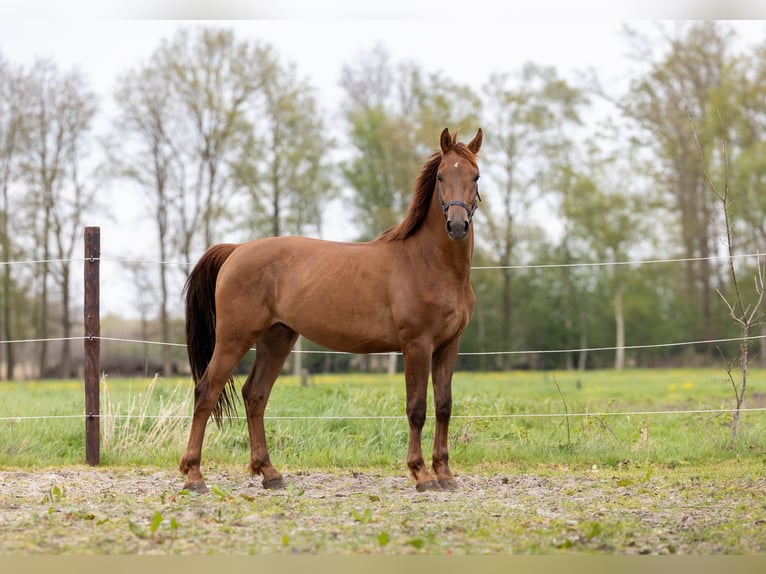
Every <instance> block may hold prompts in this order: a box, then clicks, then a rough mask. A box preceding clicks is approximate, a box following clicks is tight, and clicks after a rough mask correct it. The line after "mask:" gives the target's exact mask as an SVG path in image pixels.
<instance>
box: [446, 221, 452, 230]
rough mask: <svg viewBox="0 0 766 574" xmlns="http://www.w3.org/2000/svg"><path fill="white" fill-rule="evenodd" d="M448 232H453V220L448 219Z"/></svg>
mask: <svg viewBox="0 0 766 574" xmlns="http://www.w3.org/2000/svg"><path fill="white" fill-rule="evenodd" d="M447 233H452V222H451V221H450V220H449V219H448V220H447Z"/></svg>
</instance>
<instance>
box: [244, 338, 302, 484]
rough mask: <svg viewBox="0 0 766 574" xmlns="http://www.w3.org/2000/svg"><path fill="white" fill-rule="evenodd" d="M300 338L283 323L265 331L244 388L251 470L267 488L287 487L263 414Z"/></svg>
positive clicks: (258, 343)
mask: <svg viewBox="0 0 766 574" xmlns="http://www.w3.org/2000/svg"><path fill="white" fill-rule="evenodd" d="M297 338H298V333H296V332H295V331H293V330H292V329H290V328H289V327H287V326H286V325H283V324H281V323H278V324H276V325H273V326H272V327H271V328H269V329H268V330H267V331H266V332H264V333H263V335H262V336H261V337H260V338H259V339H258V340H257V341H256V343H255V362H254V363H253V367H252V369H251V370H250V375H249V376H248V377H247V381H246V382H245V384H244V386H243V387H242V398H243V399H244V401H245V409H246V413H247V428H248V432H249V435H250V471H251V472H252V473H253V474H254V475H258V474H260V475H262V476H263V487H264V488H269V489H273V488H283V487H284V481H283V479H282V475H281V474H280V473H279V471H277V469H275V468H274V466H273V465H272V464H271V460H270V458H269V450H268V447H267V445H266V430H265V427H264V422H263V414H264V412H265V410H266V404H267V403H268V401H269V396H270V394H271V389H272V388H273V387H274V383H275V381H276V380H277V377H278V376H279V373H280V372H281V371H282V367H283V366H284V364H285V360H287V356H288V355H289V354H290V351H291V350H292V348H293V345H294V344H295V341H296V340H297Z"/></svg>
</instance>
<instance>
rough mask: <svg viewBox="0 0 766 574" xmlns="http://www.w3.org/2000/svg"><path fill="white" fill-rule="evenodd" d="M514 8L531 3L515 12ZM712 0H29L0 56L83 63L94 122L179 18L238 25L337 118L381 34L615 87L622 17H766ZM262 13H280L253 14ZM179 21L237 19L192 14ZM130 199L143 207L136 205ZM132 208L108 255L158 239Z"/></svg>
mask: <svg viewBox="0 0 766 574" xmlns="http://www.w3.org/2000/svg"><path fill="white" fill-rule="evenodd" d="M498 4H499V2H498ZM517 4H525V5H526V4H531V6H525V7H524V8H523V9H522V12H521V13H520V14H519V13H518V9H517V6H516V5H517ZM718 4H722V3H721V2H717V3H716V2H708V1H706V0H702V1H700V0H697V2H696V3H692V2H685V1H684V2H671V3H668V2H655V1H654V0H645V1H644V2H643V3H637V2H634V1H631V2H623V3H620V2H615V0H578V2H566V1H564V0H561V1H554V0H535V2H532V3H521V2H506V3H504V4H502V6H501V7H500V12H497V11H496V10H489V9H488V7H489V6H490V5H491V4H490V3H489V2H486V1H485V0H469V1H466V0H463V1H461V2H457V1H455V2H453V1H452V0H441V1H436V0H426V1H425V2H423V1H420V2H412V1H410V2H402V1H398V0H388V1H387V2H363V1H361V0H348V1H345V0H344V1H336V2H323V1H319V0H317V1H311V0H279V1H278V2H265V3H264V2H262V1H261V2H256V1H253V2H244V0H242V1H234V0H218V1H217V2H207V3H206V2H199V1H197V2H195V1H193V0H185V1H184V2H182V1H181V0H177V1H176V2H170V1H168V2H159V1H158V0H152V1H145V0H133V1H131V2H127V1H124V0H112V1H111V2H103V1H98V2H96V1H91V0H76V1H75V2H55V1H53V0H25V2H15V3H10V2H6V3H3V5H2V6H1V7H0V18H2V19H0V54H2V55H3V57H4V58H5V59H6V60H8V61H10V62H13V63H24V64H30V63H32V62H33V61H34V59H35V58H38V57H50V58H52V59H53V60H54V61H55V62H56V63H57V64H58V65H59V66H60V67H61V68H62V69H64V70H68V69H70V68H72V67H78V68H79V69H80V70H81V71H82V72H83V73H84V74H85V75H86V77H87V78H88V79H89V81H90V82H91V86H92V87H93V89H94V90H95V91H96V92H97V93H98V94H99V95H100V96H101V100H102V102H101V110H102V112H101V115H100V117H99V122H100V125H102V126H103V125H106V124H107V122H108V120H109V115H110V111H111V109H113V107H112V106H113V104H112V103H111V95H112V90H113V88H114V80H115V77H116V76H117V74H119V73H121V72H123V71H125V70H127V69H130V68H132V67H134V66H136V65H137V64H138V63H139V62H141V61H143V60H145V59H146V58H147V57H148V56H149V55H150V54H151V53H152V52H153V51H154V50H155V49H156V47H157V46H158V45H159V42H160V40H161V39H163V38H168V37H171V36H172V35H173V34H174V32H175V30H176V29H177V28H178V27H179V26H189V25H220V26H225V27H229V28H233V29H235V31H236V34H237V37H238V38H240V39H245V38H252V39H259V40H262V41H265V42H267V43H269V44H271V45H272V46H273V47H275V48H276V49H277V51H278V53H279V54H280V55H281V57H282V58H283V60H284V61H291V62H295V63H296V64H297V66H298V70H299V72H300V73H301V74H302V75H304V76H307V77H308V78H309V80H310V82H311V83H312V84H313V85H314V86H316V88H317V89H318V92H319V98H320V102H321V105H322V107H323V108H325V110H326V111H328V112H329V113H330V114H336V113H337V111H338V108H339V105H340V101H341V97H342V93H341V91H340V88H339V87H338V77H339V72H340V69H341V66H342V65H343V64H344V63H347V62H349V61H350V60H351V59H352V58H353V56H354V54H355V53H356V52H358V51H360V50H369V49H370V48H372V47H373V46H374V45H375V44H376V43H378V42H380V43H383V44H384V45H385V46H386V48H387V49H388V50H389V52H390V53H391V56H392V58H393V60H394V61H399V60H404V59H411V60H414V61H415V62H417V63H419V64H420V65H421V66H422V67H423V68H424V69H425V70H427V71H433V72H435V71H441V72H443V74H444V75H445V76H447V77H448V78H450V79H451V80H453V81H455V82H457V83H460V84H469V85H471V86H473V87H475V88H476V89H478V88H479V87H480V86H481V84H483V83H484V82H485V81H486V79H487V78H488V76H489V74H490V73H492V72H496V71H514V70H517V69H518V68H519V67H520V66H521V65H522V64H524V63H525V62H528V61H533V62H535V63H538V64H550V65H553V66H555V67H556V68H557V70H558V71H559V72H560V73H561V74H562V75H563V76H564V77H565V78H566V79H568V80H576V76H577V75H578V74H579V73H580V72H581V71H584V70H586V69H595V70H596V71H597V72H598V75H599V78H600V79H601V81H602V83H603V84H605V85H607V86H613V87H614V90H615V93H619V92H620V88H619V86H620V82H624V81H625V79H626V78H627V77H628V73H629V72H630V71H631V66H635V65H636V64H635V62H631V61H630V60H629V59H628V58H627V44H626V42H625V40H624V38H623V37H622V35H621V29H622V25H623V22H624V21H625V20H626V19H635V18H643V19H655V18H672V19H693V18H698V17H701V18H706V17H713V18H719V17H720V18H742V17H764V16H766V14H759V12H764V13H766V2H754V3H753V4H752V5H751V4H750V3H748V2H742V1H741V0H728V1H727V2H724V3H723V4H726V6H727V8H726V11H725V12H722V11H721V10H720V9H719V8H718V7H717V5H718ZM761 4H762V5H763V6H760V5H761ZM209 5H210V6H209ZM254 5H257V7H254ZM271 5H274V6H271ZM492 5H494V3H492ZM211 6H215V8H212V7H211ZM691 6H694V8H691ZM384 7H385V9H384ZM575 7H576V9H575ZM551 15H555V18H556V19H551ZM264 17H268V18H278V19H257V20H253V19H248V18H264ZM149 18H162V19H158V20H151V19H149ZM181 18H201V19H203V20H206V19H208V18H234V20H226V21H220V20H219V21H215V22H212V21H196V22H189V21H188V20H187V21H181V20H180V19H181ZM360 18H361V19H360ZM380 18H389V19H385V20H381V19H380ZM736 25H737V28H738V30H739V32H740V35H741V36H742V37H743V39H744V41H745V42H746V43H750V44H752V43H756V42H758V43H760V42H762V41H764V39H766V21H740V22H737V23H736ZM331 117H332V116H331ZM335 119H336V120H338V118H337V116H336V117H335ZM450 127H451V126H450ZM484 127H485V129H487V128H489V127H490V126H484ZM466 129H468V128H467V127H466ZM471 129H474V128H471ZM489 131H491V130H489ZM434 145H436V144H434ZM116 199H117V198H115V200H116ZM133 205H134V206H135V207H140V206H138V205H137V204H136V202H133ZM333 209H334V210H335V211H334V213H335V217H334V223H335V224H334V225H328V226H325V236H326V237H327V238H330V239H340V240H348V239H351V238H352V237H351V236H350V233H351V232H350V228H349V226H348V221H344V218H346V214H345V213H344V212H343V210H342V206H338V205H337V204H336V205H335V206H334V207H333ZM137 213H138V211H137V210H132V211H131V209H120V210H118V214H117V215H118V220H117V221H116V222H110V223H108V224H106V223H105V224H104V229H102V236H103V239H102V251H103V252H104V254H105V256H106V255H107V254H109V255H112V256H115V257H118V256H126V255H131V256H138V255H142V256H148V257H151V252H150V251H147V250H148V249H151V248H152V247H153V244H151V238H152V235H153V234H152V231H151V227H150V226H148V225H141V224H140V223H137V222H136V221H135V220H136V214H137ZM88 223H89V224H99V222H88ZM147 240H149V246H148V247H142V246H147ZM105 291H108V289H104V290H102V292H105ZM107 298H108V296H107Z"/></svg>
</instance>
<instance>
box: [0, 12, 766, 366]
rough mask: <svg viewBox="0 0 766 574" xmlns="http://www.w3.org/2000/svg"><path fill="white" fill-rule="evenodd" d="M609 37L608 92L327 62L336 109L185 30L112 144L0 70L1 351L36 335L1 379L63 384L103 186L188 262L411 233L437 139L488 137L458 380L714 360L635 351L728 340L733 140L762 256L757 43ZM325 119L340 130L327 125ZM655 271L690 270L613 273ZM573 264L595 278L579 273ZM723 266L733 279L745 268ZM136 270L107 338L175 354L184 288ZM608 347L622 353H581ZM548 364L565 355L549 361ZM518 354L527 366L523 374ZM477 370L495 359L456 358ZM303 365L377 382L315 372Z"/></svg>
mask: <svg viewBox="0 0 766 574" xmlns="http://www.w3.org/2000/svg"><path fill="white" fill-rule="evenodd" d="M624 37H625V42H626V45H629V46H630V48H631V53H632V54H633V58H634V60H635V62H636V68H635V72H634V73H633V74H632V77H631V80H630V82H629V85H628V86H627V88H625V90H624V92H623V93H613V92H611V91H609V90H607V89H605V88H604V87H602V86H601V85H600V82H599V80H600V79H599V77H598V76H597V74H595V73H593V74H590V75H583V76H582V77H581V78H580V79H578V81H577V82H573V81H568V80H566V79H564V78H563V77H562V76H561V75H560V73H559V72H558V71H557V70H556V69H555V68H553V67H549V66H543V65H540V64H537V63H535V62H533V61H530V62H528V63H527V64H526V65H524V66H523V67H521V68H520V69H513V70H498V71H497V72H495V73H493V74H492V75H491V76H490V77H488V78H487V79H486V82H485V83H484V84H483V85H481V86H469V85H463V84H461V83H459V82H457V81H455V80H454V79H452V78H450V77H448V76H447V75H445V73H444V72H441V71H431V70H425V69H423V68H422V66H421V65H419V64H418V63H417V62H416V61H393V60H392V58H391V56H390V54H389V52H388V51H387V49H386V47H385V46H383V45H377V46H373V47H372V48H370V49H369V50H368V51H366V52H362V53H357V54H355V55H353V56H352V57H350V58H349V60H348V61H347V62H346V63H344V64H343V65H342V67H341V69H340V70H339V71H338V78H339V83H340V86H341V87H342V89H343V92H344V98H343V101H341V102H337V106H338V108H337V109H335V110H331V111H327V110H325V109H323V108H322V106H321V105H320V102H319V101H318V99H317V95H316V89H315V87H314V86H313V85H312V84H311V79H310V77H303V76H301V75H300V74H299V73H298V70H297V67H296V65H295V63H293V62H286V61H284V60H283V59H282V58H281V57H280V55H279V54H278V53H277V51H276V50H275V49H274V48H273V47H272V46H270V45H268V44H265V43H263V42H261V41H259V40H257V39H252V38H250V39H244V38H238V37H236V36H235V34H234V33H233V32H232V31H230V30H227V29H222V28H208V27H195V28H191V27H190V28H184V29H180V30H179V31H178V32H177V33H176V34H175V35H174V36H173V37H171V38H167V39H165V40H164V41H163V42H161V44H160V45H159V46H157V47H156V49H155V50H154V52H153V53H152V54H151V56H149V57H148V58H147V59H146V60H144V61H140V62H136V64H135V66H134V67H132V68H130V69H128V70H124V71H122V72H121V73H120V75H119V77H118V79H117V81H116V85H115V87H114V92H113V101H112V102H111V103H113V105H114V109H115V110H116V111H115V112H114V113H113V114H112V116H113V117H110V118H109V121H110V122H111V125H110V129H109V135H108V136H106V137H100V136H99V135H98V134H96V130H95V128H94V125H95V121H96V119H97V114H98V113H99V106H100V105H101V104H102V103H103V102H100V101H99V100H98V98H97V97H96V96H95V95H94V93H93V92H92V91H91V89H90V87H89V84H88V80H87V78H86V77H85V76H84V75H83V74H82V73H80V72H78V71H64V70H61V69H59V67H58V66H57V65H56V63H55V62H53V61H51V60H39V61H36V62H35V63H34V64H33V65H31V66H27V67H24V66H19V65H15V64H13V63H12V62H8V61H6V60H5V59H4V58H3V57H2V54H1V53H0V189H1V190H2V194H1V195H0V249H2V255H0V260H2V261H3V262H13V261H21V260H34V261H36V262H37V263H35V264H31V265H15V264H10V263H4V264H3V265H2V270H1V278H0V282H1V285H2V286H1V287H0V308H1V309H2V311H1V312H0V324H1V325H2V327H1V329H0V331H1V332H0V339H2V340H4V341H15V340H20V339H31V338H34V339H40V342H37V343H34V344H29V343H4V344H2V345H0V359H1V362H2V365H3V372H2V377H3V378H8V379H10V378H13V377H20V376H42V375H57V376H71V375H72V374H73V373H74V372H75V370H76V367H77V363H78V360H77V358H76V357H73V354H76V351H77V346H76V345H74V346H73V345H71V344H70V342H69V340H68V339H69V338H70V337H74V336H76V335H78V334H79V333H78V331H77V330H76V327H77V324H78V321H79V317H80V315H79V314H78V313H79V310H80V302H79V301H74V300H72V295H71V293H72V289H73V285H74V283H73V282H74V281H77V280H78V279H79V278H76V277H73V276H72V270H73V267H76V266H75V265H73V263H72V262H71V259H72V258H73V257H75V256H77V255H78V254H79V251H78V250H79V248H80V245H81V233H82V227H83V217H84V215H85V214H101V215H103V216H104V217H108V215H109V213H110V205H109V198H106V197H101V198H100V199H99V196H98V195H96V193H95V191H96V190H97V189H98V188H99V186H100V185H103V184H104V183H105V182H110V183H111V184H112V185H114V186H115V188H116V189H119V190H120V192H119V193H121V194H124V195H125V196H127V197H130V198H131V201H133V202H135V203H137V204H139V203H140V204H141V205H142V206H143V208H142V213H143V214H144V216H143V217H144V218H145V219H146V221H150V222H151V229H152V230H153V241H154V244H155V246H156V251H155V257H156V258H158V259H159V260H161V261H174V260H177V261H192V262H193V261H195V260H196V258H197V257H198V256H199V254H201V252H202V250H203V249H204V248H205V247H206V246H208V245H210V244H213V243H216V242H220V241H244V240H247V239H251V238H256V237H263V236H269V235H283V234H307V235H314V236H321V235H322V231H323V225H327V222H325V221H323V219H322V213H323V208H324V207H325V206H326V204H327V202H328V201H329V199H331V198H333V197H336V196H342V197H343V198H344V201H346V203H347V205H349V206H351V208H352V209H353V211H354V221H355V224H356V228H357V229H358V231H359V236H358V238H357V239H358V240H368V239H371V238H373V237H375V236H376V235H377V234H378V233H380V232H381V231H383V230H384V229H386V228H387V227H389V226H390V225H392V224H394V223H395V222H396V221H398V220H399V218H401V217H402V215H403V213H404V211H405V209H406V207H407V204H408V202H409V199H410V195H411V188H412V181H413V179H414V177H415V175H416V173H417V170H418V168H419V166H420V165H421V163H422V161H423V159H424V158H425V157H426V156H427V155H428V154H429V153H430V151H431V150H432V149H433V148H434V147H435V143H434V142H435V137H436V136H435V134H438V133H439V132H440V131H441V129H442V128H443V127H451V128H460V129H462V130H463V131H464V132H465V133H469V132H472V131H473V130H475V128H476V127H478V126H482V127H483V128H484V130H485V133H486V135H487V137H486V142H485V147H484V149H483V151H482V154H483V159H482V168H483V173H482V181H481V183H482V196H483V199H484V201H483V203H482V204H481V207H480V210H479V212H478V213H477V216H476V232H477V248H476V254H475V258H474V264H475V265H476V266H482V267H495V268H496V269H479V270H476V271H474V273H473V276H472V277H473V283H474V288H475V290H476V292H477V296H478V301H479V303H478V308H477V312H476V315H475V316H474V320H473V321H472V323H471V325H470V326H469V328H468V331H467V332H466V334H465V335H464V337H463V343H462V351H463V352H464V353H466V354H465V355H463V356H461V359H460V361H461V364H460V367H461V368H464V369H505V368H510V367H528V368H547V367H566V368H586V367H592V366H614V367H616V368H622V367H624V366H628V365H649V366H650V365H660V364H690V363H695V364H697V363H700V362H709V361H712V360H716V356H717V354H716V353H717V351H716V349H715V347H716V345H714V344H711V343H704V342H703V343H699V344H698V345H693V346H687V345H683V346H669V347H659V348H650V349H630V347H632V346H636V345H652V344H661V343H667V342H682V341H711V340H715V339H721V338H728V337H734V336H736V326H734V325H733V324H732V323H731V321H730V320H729V318H728V316H727V311H726V309H725V307H724V306H723V305H722V304H721V302H720V299H719V296H718V294H717V293H716V290H720V291H722V292H726V290H727V289H728V281H729V280H728V276H727V274H726V266H725V264H724V261H718V260H714V259H710V257H711V256H715V255H718V254H721V253H722V245H721V237H722V236H723V235H724V232H723V230H722V229H721V225H722V216H721V214H720V213H717V211H716V206H715V201H714V199H715V198H714V197H713V195H712V193H711V191H710V189H709V187H708V185H707V182H706V180H705V173H704V169H705V167H707V169H708V171H709V172H710V173H711V174H712V175H713V176H714V177H723V176H724V175H727V174H724V171H723V170H724V169H725V162H724V157H723V156H722V154H721V151H720V150H721V142H723V141H725V142H726V143H727V146H728V151H729V168H730V173H729V174H728V175H730V177H731V196H732V198H733V203H732V216H733V224H734V236H735V238H736V242H737V244H736V250H737V251H738V252H739V253H742V254H746V253H755V252H758V251H760V252H763V251H764V250H765V248H766V187H765V186H766V150H765V149H764V145H766V144H764V141H766V133H764V132H765V131H766V41H764V42H763V43H761V44H760V45H758V46H756V47H751V48H747V49H746V50H744V51H739V52H737V51H735V50H734V46H735V40H736V35H735V33H734V32H733V30H732V29H731V28H730V27H729V26H728V25H727V24H725V23H720V22H692V23H687V24H685V25H683V26H669V25H666V26H663V25H657V26H655V27H652V28H642V29H639V30H635V29H631V28H627V27H626V28H625V35H624ZM331 113H335V114H340V115H341V116H342V118H343V120H344V123H343V125H342V128H341V129H339V130H335V131H333V130H331V129H330V122H329V118H330V114H331ZM692 124H693V125H694V127H695V129H696V132H697V135H698V137H699V141H700V147H701V150H702V154H703V157H702V158H700V151H699V147H698V146H697V144H696V143H695V139H694V136H693V132H692V129H691V125H692ZM669 258H678V259H684V261H683V263H656V264H645V265H627V264H623V263H624V262H625V261H630V260H647V259H669ZM585 262H587V263H591V262H601V263H603V264H604V265H599V266H577V265H574V264H577V263H585ZM610 263H611V264H612V265H610ZM530 264H532V266H529V265H530ZM737 264H738V266H740V267H741V269H742V270H743V272H744V273H748V269H750V268H754V266H755V264H756V261H755V260H754V258H743V259H741V260H739V261H738V262H737ZM131 269H132V272H133V273H132V277H133V280H134V281H135V283H136V285H135V308H136V310H137V311H138V313H139V314H140V317H141V319H140V321H127V320H123V319H120V318H114V317H110V318H105V323H106V326H105V328H104V329H103V330H106V328H107V326H108V328H109V329H111V330H112V331H111V332H115V334H117V333H116V332H117V331H120V334H122V335H128V334H129V335H130V336H131V337H135V338H138V339H141V340H152V339H153V340H159V341H168V342H183V335H182V329H181V328H180V326H181V324H182V321H183V318H182V316H181V315H180V312H181V310H180V308H179V306H178V301H179V292H180V289H181V285H182V283H183V279H184V277H185V274H186V272H187V268H186V267H183V266H170V265H160V266H157V267H156V268H155V267H152V268H149V269H148V270H147V269H144V268H142V267H141V266H140V265H133V266H132V267H131ZM147 273H149V274H150V275H149V276H148V277H147ZM762 329H763V328H762ZM761 334H762V335H766V331H764V330H761ZM51 338H53V339H61V340H57V341H55V342H54V343H46V342H45V341H44V340H45V339H51ZM761 342H763V339H761ZM721 346H722V347H724V349H725V348H726V347H727V346H726V345H721ZM599 347H614V348H616V350H614V351H608V352H603V351H602V352H590V353H589V352H587V351H583V350H580V351H575V350H577V349H587V348H599ZM626 347H627V349H626ZM305 348H308V349H311V348H312V346H311V344H310V343H308V342H307V343H306V345H305ZM560 349H572V350H573V351H572V352H569V353H545V351H551V350H560ZM527 350H536V351H542V353H536V354H515V352H518V351H527ZM480 352H496V353H498V354H494V355H473V354H471V353H480ZM509 352H510V353H509ZM102 357H103V358H104V362H105V365H106V366H108V365H109V362H110V361H111V362H112V363H114V364H115V365H116V364H118V363H119V362H120V361H123V364H124V365H127V364H128V363H127V362H126V361H127V359H126V357H129V358H130V360H131V361H133V363H131V364H137V365H138V366H137V367H135V368H144V369H159V370H162V371H163V372H165V373H170V372H173V371H174V369H176V368H178V367H183V366H184V364H185V359H184V355H183V350H182V349H181V350H179V349H175V348H171V347H163V346H161V347H151V348H149V347H141V346H138V345H125V344H123V345H122V346H119V347H114V348H113V349H110V348H108V347H107V348H106V349H105V352H103V353H102ZM760 357H761V360H763V358H764V357H766V352H764V349H763V347H761V351H760ZM149 363H151V366H150V364H149ZM373 363H374V361H373ZM303 364H304V366H307V367H309V368H311V369H315V370H320V369H347V368H360V367H361V366H364V365H369V364H370V362H369V361H368V362H366V363H365V362H360V359H359V358H355V357H349V356H336V355H307V356H306V357H304V358H303ZM130 368H134V367H130Z"/></svg>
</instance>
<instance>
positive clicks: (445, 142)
mask: <svg viewBox="0 0 766 574" xmlns="http://www.w3.org/2000/svg"><path fill="white" fill-rule="evenodd" d="M439 143H440V144H441V148H442V153H447V152H448V151H449V150H451V149H452V145H453V144H452V136H450V135H449V129H448V128H444V131H443V132H442V135H441V138H440V139H439Z"/></svg>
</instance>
